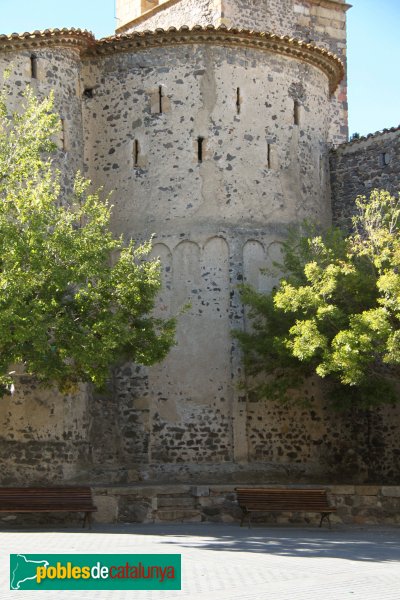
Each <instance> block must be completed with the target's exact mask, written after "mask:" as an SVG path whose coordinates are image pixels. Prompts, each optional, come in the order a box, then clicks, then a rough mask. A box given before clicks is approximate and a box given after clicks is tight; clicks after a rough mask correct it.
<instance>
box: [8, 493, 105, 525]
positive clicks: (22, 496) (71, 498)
mask: <svg viewBox="0 0 400 600" xmlns="http://www.w3.org/2000/svg"><path fill="white" fill-rule="evenodd" d="M95 511H97V507H96V506H95V505H94V504H93V500H92V492H91V489H90V488H88V487H53V488H40V487H31V488H16V487H12V488H0V512H16V513H18V512H20V513H28V512H84V513H85V519H84V524H85V522H86V519H87V520H88V522H89V526H90V514H91V513H92V512H95Z"/></svg>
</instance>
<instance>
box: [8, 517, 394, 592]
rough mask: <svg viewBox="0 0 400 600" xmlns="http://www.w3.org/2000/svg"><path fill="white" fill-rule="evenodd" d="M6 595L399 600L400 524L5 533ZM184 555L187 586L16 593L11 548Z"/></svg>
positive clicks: (182, 526)
mask: <svg viewBox="0 0 400 600" xmlns="http://www.w3.org/2000/svg"><path fill="white" fill-rule="evenodd" d="M0 542H1V548H2V553H1V569H0V600H6V599H7V600H9V599H14V600H16V599H18V600H28V599H29V600H32V596H33V595H34V596H35V597H36V596H37V597H38V598H42V597H43V598H44V599H46V600H60V598H62V600H64V599H65V600H78V599H79V600H81V599H82V600H84V599H94V598H96V599H99V600H103V599H104V600H105V599H109V598H111V599H113V600H114V599H115V600H125V599H128V598H129V599H132V598H133V597H134V598H139V599H143V600H158V599H161V598H162V599H163V600H164V599H165V600H177V599H179V600H189V599H190V600H200V599H201V600H289V599H290V600H293V599H295V600H313V599H317V598H318V600H321V599H323V600H341V599H342V598H351V599H360V600H361V599H363V600H377V599H379V600H398V599H399V597H400V591H399V590H400V528H396V527H391V528H381V527H369V528H344V527H341V528H338V527H335V528H333V529H332V530H328V529H323V530H320V529H318V528H314V527H313V528H311V527H310V528H297V527H290V528H289V527H254V528H253V529H246V528H240V527H239V526H238V525H223V524H209V523H207V524H166V525H160V524H157V525H155V524H150V525H127V526H124V525H120V526H102V527H100V526H97V527H95V528H94V529H93V530H92V531H91V532H88V531H82V530H73V529H71V530H68V529H65V530H59V531H50V530H49V531H44V530H41V531H16V530H15V531H11V530H10V531H3V532H0ZM19 552H20V553H26V554H29V553H40V552H43V553H49V554H51V553H54V554H56V553H81V554H84V553H99V554H107V553H116V554H125V553H126V554H140V553H147V554H158V553H181V554H182V582H183V589H182V591H180V592H179V591H174V592H160V591H153V592H151V591H137V592H132V591H126V592H125V591H113V592H110V591H105V592H98V591H91V592H82V591H79V592H70V591H64V592H50V591H47V592H45V591H43V592H41V593H40V592H34V593H33V594H32V592H28V591H25V592H24V591H10V590H9V554H10V553H19Z"/></svg>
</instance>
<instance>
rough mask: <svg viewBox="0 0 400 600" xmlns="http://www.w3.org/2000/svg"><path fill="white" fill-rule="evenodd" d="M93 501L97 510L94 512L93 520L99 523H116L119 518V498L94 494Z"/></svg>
mask: <svg viewBox="0 0 400 600" xmlns="http://www.w3.org/2000/svg"><path fill="white" fill-rule="evenodd" d="M93 502H94V504H95V505H96V506H97V512H95V513H93V520H94V521H95V522H97V523H115V522H116V521H117V520H118V499H117V498H116V497H115V496H105V495H102V496H96V495H93Z"/></svg>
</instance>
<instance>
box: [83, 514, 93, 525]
mask: <svg viewBox="0 0 400 600" xmlns="http://www.w3.org/2000/svg"><path fill="white" fill-rule="evenodd" d="M86 523H87V524H88V527H89V529H92V513H91V512H85V516H84V517H83V524H82V529H84V528H85V525H86Z"/></svg>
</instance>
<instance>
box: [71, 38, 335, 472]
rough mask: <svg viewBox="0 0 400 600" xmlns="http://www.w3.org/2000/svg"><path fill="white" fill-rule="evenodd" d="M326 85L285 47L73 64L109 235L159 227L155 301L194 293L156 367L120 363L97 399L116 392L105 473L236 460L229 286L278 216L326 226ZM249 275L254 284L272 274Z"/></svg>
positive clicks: (275, 245) (233, 297)
mask: <svg viewBox="0 0 400 600" xmlns="http://www.w3.org/2000/svg"><path fill="white" fill-rule="evenodd" d="M327 85H328V82H327V79H326V76H325V75H324V74H323V73H322V72H320V71H319V70H318V69H316V68H311V67H310V66H308V65H303V64H302V63H300V62H298V61H297V60H295V59H290V58H285V57H280V56H276V55H273V54H269V53H264V52H258V51H252V50H250V49H247V50H241V49H240V48H237V47H236V48H232V49H229V48H220V47H215V48H213V47H210V46H201V45H194V46H189V45H188V46H184V47H179V48H173V47H170V48H163V49H162V50H159V49H157V48H154V49H148V50H143V51H139V52H138V51H136V52H135V53H125V54H115V55H111V56H108V57H105V58H103V59H99V58H96V59H93V60H89V61H86V62H85V67H84V71H83V87H84V88H90V89H93V96H92V97H91V98H89V97H86V98H85V100H84V122H85V126H84V130H85V151H86V163H87V168H88V171H87V172H88V174H89V176H90V177H91V178H92V180H93V181H94V183H95V185H96V187H97V186H99V185H101V186H103V187H104V191H105V193H107V192H108V191H111V190H114V191H113V193H112V202H113V205H114V210H113V228H114V230H115V232H118V233H121V232H123V234H124V235H125V236H126V237H127V238H129V237H133V238H135V239H142V238H147V237H149V236H150V235H151V234H153V233H155V234H156V237H155V238H154V249H153V253H154V255H156V256H160V257H161V259H162V263H163V267H164V288H163V291H162V294H161V296H160V299H159V303H158V311H159V313H160V314H162V315H169V314H177V313H178V312H179V310H180V309H181V308H182V307H183V306H184V305H185V304H187V303H190V307H189V308H187V309H186V311H185V312H184V313H183V314H181V315H180V316H179V324H178V331H177V346H176V347H175V348H174V349H173V350H172V351H171V353H170V355H169V356H168V357H167V359H166V360H165V361H164V363H163V364H162V365H159V366H156V367H154V368H152V369H150V370H149V371H148V372H147V375H146V374H141V375H140V377H138V375H137V374H135V372H134V368H133V367H132V366H129V365H127V366H126V368H123V369H121V370H120V371H119V372H118V374H117V381H116V384H117V388H114V389H116V390H117V392H113V391H112V390H111V391H110V398H109V402H108V401H107V399H104V400H105V402H106V403H107V404H110V403H111V404H112V403H113V402H114V401H115V398H116V394H117V396H118V406H119V408H118V409H117V413H116V415H117V416H116V417H115V425H114V424H113V423H112V422H111V421H108V422H107V423H105V424H104V427H105V429H103V431H104V432H107V438H108V439H110V445H109V450H110V451H109V452H107V456H109V459H108V458H107V462H108V464H109V468H110V470H111V469H112V466H113V463H114V465H115V468H117V466H118V465H119V466H122V467H123V468H124V469H125V473H126V478H128V479H129V480H134V478H135V476H136V477H138V478H165V477H167V478H168V477H170V475H171V473H172V471H173V467H174V465H176V466H177V468H176V469H175V470H174V471H173V472H174V474H175V475H174V476H175V477H177V478H178V479H182V478H184V477H185V478H187V477H191V476H193V474H194V473H197V475H198V476H202V475H201V469H200V470H199V469H196V468H195V467H193V465H197V466H198V467H200V466H201V465H204V467H203V476H204V473H205V472H209V468H210V464H213V465H221V464H222V465H223V464H225V465H228V464H229V465H232V464H233V462H234V461H235V460H247V459H248V457H249V451H248V443H247V415H246V403H245V401H244V398H243V397H242V395H241V394H240V392H239V390H238V388H237V383H238V381H239V378H240V368H241V367H240V356H239V354H238V351H237V348H236V345H235V344H234V343H233V341H232V338H231V333H230V332H231V329H232V328H235V327H242V326H243V309H242V307H241V305H240V302H239V299H238V290H237V284H238V283H240V282H241V281H243V279H248V280H250V279H251V277H253V278H254V277H256V278H259V277H260V274H259V268H260V267H262V266H263V264H264V260H265V259H266V256H268V257H269V258H268V260H272V257H273V258H274V259H275V258H276V257H277V256H278V255H279V242H280V241H281V240H282V239H283V238H284V236H285V235H286V227H287V225H288V224H289V223H293V222H297V220H298V219H302V218H304V217H306V216H309V217H310V218H313V219H316V220H318V221H320V222H325V223H327V222H329V219H330V209H329V201H328V199H329V187H328V186H329V181H328V179H329V178H328V171H327V168H328V164H327V146H328V143H327V130H328V122H329V118H328V115H329V100H328V94H327ZM295 102H296V103H297V104H298V114H297V116H296V119H297V122H296V123H295V116H294V105H295ZM200 144H201V155H200V154H199V153H200V149H199V145H200ZM261 279H262V282H261V285H263V286H264V287H265V289H267V288H268V286H269V287H270V286H271V285H272V284H273V279H271V278H269V279H268V278H267V279H266V278H265V277H264V278H261ZM139 379H140V381H139ZM118 432H119V433H118ZM96 452H97V451H96ZM100 457H101V447H100V446H99V455H98V459H96V460H98V461H99V462H100ZM250 458H251V459H253V452H252V451H251V453H250ZM180 466H181V467H182V468H181V469H180ZM229 468H231V467H227V469H229ZM191 470H192V475H190V474H189V472H190V471H191ZM222 471H223V469H222Z"/></svg>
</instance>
